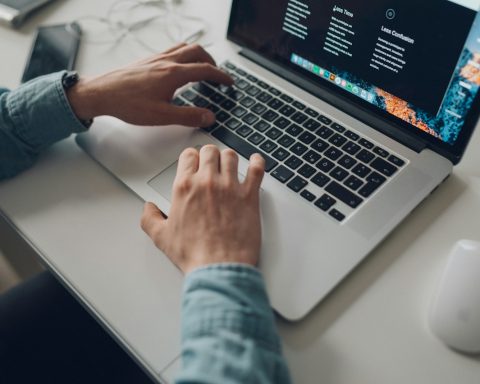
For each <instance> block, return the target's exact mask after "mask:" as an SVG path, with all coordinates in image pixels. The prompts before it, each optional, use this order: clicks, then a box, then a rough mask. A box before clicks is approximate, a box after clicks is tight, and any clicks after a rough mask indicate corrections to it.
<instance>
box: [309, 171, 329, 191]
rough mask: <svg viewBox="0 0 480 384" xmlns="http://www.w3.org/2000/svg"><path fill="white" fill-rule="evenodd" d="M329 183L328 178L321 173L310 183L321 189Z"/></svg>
mask: <svg viewBox="0 0 480 384" xmlns="http://www.w3.org/2000/svg"><path fill="white" fill-rule="evenodd" d="M329 181H330V178H329V177H328V176H327V175H325V174H324V173H322V172H318V173H317V174H316V175H315V176H314V177H313V178H312V183H314V184H316V185H318V186H319V187H320V188H323V187H324V186H325V185H327V183H328V182H329Z"/></svg>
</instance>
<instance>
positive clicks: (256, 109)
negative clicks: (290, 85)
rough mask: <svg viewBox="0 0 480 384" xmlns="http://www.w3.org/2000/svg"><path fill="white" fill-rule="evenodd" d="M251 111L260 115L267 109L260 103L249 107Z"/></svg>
mask: <svg viewBox="0 0 480 384" xmlns="http://www.w3.org/2000/svg"><path fill="white" fill-rule="evenodd" d="M250 110H251V111H252V112H255V113H256V114H257V115H261V114H262V113H264V112H265V111H266V110H267V107H266V106H265V105H263V104H261V103H257V104H255V105H254V106H253V107H252V108H250Z"/></svg>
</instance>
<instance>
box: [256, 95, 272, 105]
mask: <svg viewBox="0 0 480 384" xmlns="http://www.w3.org/2000/svg"><path fill="white" fill-rule="evenodd" d="M272 98H273V96H272V95H270V94H269V93H267V92H262V93H260V94H259V95H258V96H257V100H258V101H261V102H262V103H268V102H269V101H270V100H272Z"/></svg>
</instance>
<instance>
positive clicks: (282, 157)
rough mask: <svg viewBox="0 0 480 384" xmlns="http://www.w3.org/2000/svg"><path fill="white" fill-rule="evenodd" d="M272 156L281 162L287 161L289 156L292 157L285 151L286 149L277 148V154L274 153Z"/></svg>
mask: <svg viewBox="0 0 480 384" xmlns="http://www.w3.org/2000/svg"><path fill="white" fill-rule="evenodd" d="M272 156H273V157H274V158H275V159H277V160H280V161H283V160H285V159H286V158H287V157H288V156H290V153H289V152H288V151H287V150H286V149H285V148H281V147H280V148H277V150H276V151H275V152H273V153H272Z"/></svg>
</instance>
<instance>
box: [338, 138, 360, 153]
mask: <svg viewBox="0 0 480 384" xmlns="http://www.w3.org/2000/svg"><path fill="white" fill-rule="evenodd" d="M342 149H343V150H344V151H345V152H347V153H348V154H349V155H352V156H355V155H356V154H357V153H358V151H360V149H362V147H360V146H359V145H358V144H355V143H352V142H351V141H348V142H347V143H346V144H345V145H344V146H343V147H342Z"/></svg>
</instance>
